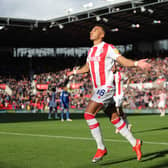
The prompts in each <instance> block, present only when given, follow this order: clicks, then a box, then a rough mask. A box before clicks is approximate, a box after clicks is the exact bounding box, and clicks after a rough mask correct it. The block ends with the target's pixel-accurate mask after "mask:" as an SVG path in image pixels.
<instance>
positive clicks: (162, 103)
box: [158, 101, 166, 108]
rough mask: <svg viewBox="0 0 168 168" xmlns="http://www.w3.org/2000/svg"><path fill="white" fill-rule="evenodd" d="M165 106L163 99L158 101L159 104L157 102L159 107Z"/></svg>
mask: <svg viewBox="0 0 168 168" xmlns="http://www.w3.org/2000/svg"><path fill="white" fill-rule="evenodd" d="M165 106H166V102H165V101H160V102H159V104H158V107H159V108H165Z"/></svg>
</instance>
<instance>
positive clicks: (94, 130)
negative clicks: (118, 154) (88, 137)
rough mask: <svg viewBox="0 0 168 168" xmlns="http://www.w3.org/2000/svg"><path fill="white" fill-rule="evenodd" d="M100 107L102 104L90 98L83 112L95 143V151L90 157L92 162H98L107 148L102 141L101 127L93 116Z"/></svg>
mask: <svg viewBox="0 0 168 168" xmlns="http://www.w3.org/2000/svg"><path fill="white" fill-rule="evenodd" d="M102 107H103V105H102V104H99V103H96V102H94V101H92V100H90V102H89V103H88V106H87V108H86V110H85V113H84V118H85V120H86V122H87V124H88V126H89V128H90V130H91V134H92V136H93V138H94V139H95V141H96V144H97V152H96V154H95V156H94V157H93V159H92V162H93V163H96V162H98V161H99V160H101V159H102V158H103V157H104V156H105V155H106V154H107V150H106V147H105V145H104V142H103V137H102V133H101V129H100V126H99V122H98V121H97V120H96V118H95V115H96V113H97V112H98V111H99V110H100V109H101V108H102Z"/></svg>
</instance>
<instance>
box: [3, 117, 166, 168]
mask: <svg viewBox="0 0 168 168" xmlns="http://www.w3.org/2000/svg"><path fill="white" fill-rule="evenodd" d="M97 119H98V121H99V122H100V125H101V129H102V132H103V137H104V141H105V144H106V147H107V150H108V155H107V156H105V157H104V158H103V160H101V161H100V162H98V163H91V159H92V157H93V156H94V154H95V152H96V144H95V141H94V140H92V137H91V134H90V130H89V128H88V126H87V124H86V122H85V120H84V119H83V118H81V119H74V120H73V121H72V122H67V121H65V122H61V121H60V120H46V121H27V122H25V121H24V122H6V123H0V168H168V116H166V117H160V116H159V115H134V116H133V115H132V116H128V119H129V121H130V123H132V125H133V130H132V131H133V134H134V136H135V137H136V138H140V139H142V140H143V141H144V143H143V146H142V151H143V157H142V160H141V161H140V162H138V161H137V160H136V154H135V152H133V151H132V147H131V145H130V144H129V143H128V142H127V141H126V140H125V139H124V138H123V137H121V136H120V135H118V134H115V133H114V132H115V129H114V127H113V126H112V124H110V122H109V120H108V118H106V117H98V118H97Z"/></svg>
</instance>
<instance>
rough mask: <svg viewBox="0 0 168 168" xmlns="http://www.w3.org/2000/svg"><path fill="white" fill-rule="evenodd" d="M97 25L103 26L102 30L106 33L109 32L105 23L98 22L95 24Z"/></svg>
mask: <svg viewBox="0 0 168 168" xmlns="http://www.w3.org/2000/svg"><path fill="white" fill-rule="evenodd" d="M95 26H98V27H101V28H102V30H103V32H104V34H106V33H107V27H106V26H105V25H104V24H100V23H99V24H96V25H94V27H95Z"/></svg>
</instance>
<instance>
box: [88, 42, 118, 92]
mask: <svg viewBox="0 0 168 168" xmlns="http://www.w3.org/2000/svg"><path fill="white" fill-rule="evenodd" d="M118 56H120V53H119V52H118V50H117V49H116V48H115V47H114V46H113V45H111V44H108V43H105V42H101V43H100V44H98V45H95V46H93V47H92V48H90V50H89V52H88V57H87V62H88V63H89V68H90V73H91V77H92V83H93V87H94V89H95V88H98V87H100V86H103V85H108V86H113V80H114V79H113V78H114V77H113V72H112V67H113V65H114V61H115V60H116V59H117V57H118Z"/></svg>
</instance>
